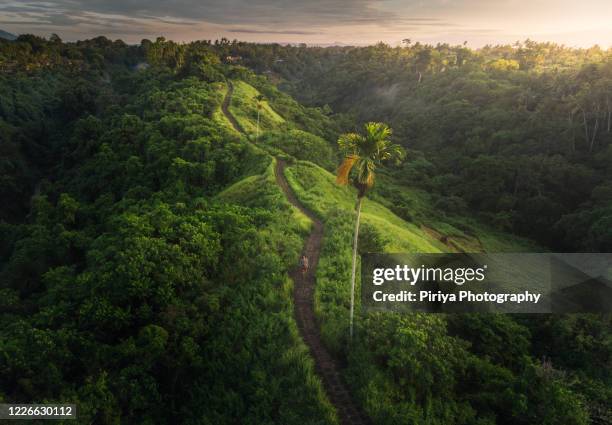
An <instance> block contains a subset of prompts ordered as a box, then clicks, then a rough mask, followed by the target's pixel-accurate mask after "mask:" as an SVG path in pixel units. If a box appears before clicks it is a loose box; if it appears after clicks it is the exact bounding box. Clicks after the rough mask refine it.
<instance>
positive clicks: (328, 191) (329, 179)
mask: <svg viewBox="0 0 612 425" xmlns="http://www.w3.org/2000/svg"><path fill="white" fill-rule="evenodd" d="M286 174H287V180H288V181H289V184H290V185H291V187H292V189H293V190H294V191H295V193H296V195H297V196H298V198H299V199H300V200H301V201H302V202H303V203H304V204H305V205H307V206H308V207H309V208H310V209H312V210H313V211H315V212H316V213H317V214H319V215H320V216H321V217H322V218H325V217H326V216H327V215H328V214H330V213H331V212H332V211H333V210H334V209H338V208H339V209H342V210H345V211H353V210H354V208H355V201H356V196H355V190H354V189H352V188H348V187H341V186H338V185H337V184H336V183H335V177H334V175H333V174H331V173H330V172H328V171H326V170H324V169H323V168H321V167H319V166H317V165H314V164H312V163H310V162H305V161H299V162H297V163H296V164H295V165H292V166H291V167H288V168H287V172H286ZM361 220H362V222H363V223H369V224H371V225H372V226H374V227H375V228H376V229H377V230H378V231H379V232H380V233H381V234H383V235H384V236H385V237H386V238H387V239H388V240H389V243H388V245H387V247H386V251H388V252H444V251H445V248H446V247H445V245H444V244H442V243H441V242H439V241H438V240H436V239H435V238H432V237H430V236H429V235H428V234H427V233H426V232H425V231H423V230H422V229H421V228H420V227H419V226H417V225H415V224H414V223H410V222H407V221H405V220H402V219H401V218H399V217H398V216H397V215H395V214H393V212H391V211H390V210H389V209H388V208H387V207H385V206H383V205H381V204H380V203H378V202H376V201H372V200H370V199H368V198H366V199H365V200H364V201H363V206H362V213H361Z"/></svg>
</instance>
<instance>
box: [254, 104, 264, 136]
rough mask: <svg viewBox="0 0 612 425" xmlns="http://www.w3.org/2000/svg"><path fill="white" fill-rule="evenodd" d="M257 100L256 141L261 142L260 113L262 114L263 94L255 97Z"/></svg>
mask: <svg viewBox="0 0 612 425" xmlns="http://www.w3.org/2000/svg"><path fill="white" fill-rule="evenodd" d="M255 100H256V101H257V132H256V133H255V141H256V142H257V140H259V113H260V112H261V102H263V100H264V96H263V94H258V95H257V96H255Z"/></svg>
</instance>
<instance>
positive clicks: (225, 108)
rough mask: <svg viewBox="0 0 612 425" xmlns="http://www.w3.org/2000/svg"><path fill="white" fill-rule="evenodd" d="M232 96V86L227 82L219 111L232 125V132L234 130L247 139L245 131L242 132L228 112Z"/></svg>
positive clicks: (236, 121) (234, 118)
mask: <svg viewBox="0 0 612 425" xmlns="http://www.w3.org/2000/svg"><path fill="white" fill-rule="evenodd" d="M233 94H234V85H233V84H232V83H230V82H229V81H228V82H227V93H226V94H225V98H224V99H223V103H222V104H221V110H222V111H223V114H224V115H225V116H226V117H227V119H228V120H229V121H230V123H231V124H232V127H234V130H236V131H237V132H238V133H242V134H244V135H245V136H247V138H248V137H249V136H248V135H247V133H246V131H244V128H242V126H241V125H240V123H239V122H238V120H236V117H234V115H233V114H232V113H231V112H230V111H229V105H230V102H231V101H232V95H233Z"/></svg>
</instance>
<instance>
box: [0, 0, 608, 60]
mask: <svg viewBox="0 0 612 425" xmlns="http://www.w3.org/2000/svg"><path fill="white" fill-rule="evenodd" d="M0 29H1V30H4V31H8V32H11V33H13V34H23V33H31V34H37V35H41V36H46V37H48V36H49V35H50V34H52V33H56V34H58V35H59V36H60V37H61V38H62V39H63V40H65V41H74V40H79V39H86V38H91V37H95V36H98V35H105V36H106V37H108V38H111V39H118V38H120V39H122V40H124V41H126V42H128V43H139V42H140V41H141V40H142V39H143V38H148V39H155V38H156V37H158V36H164V37H166V38H167V39H172V40H175V41H191V40H201V39H217V38H221V37H226V38H229V39H239V40H246V41H254V42H279V43H302V42H303V43H308V44H317V45H327V44H350V45H364V44H373V43H377V42H380V41H382V42H385V43H388V44H391V45H397V44H399V43H400V42H401V40H403V39H406V38H409V39H411V40H412V41H413V42H416V41H420V42H422V43H434V44H435V43H438V42H441V43H451V44H460V43H463V42H465V41H467V42H468V45H469V46H471V47H480V46H483V45H485V44H505V43H513V42H515V41H517V40H525V39H527V38H530V39H532V40H537V41H552V42H556V43H560V44H565V45H568V46H578V47H588V46H592V45H594V44H598V45H599V46H601V47H604V48H607V47H612V0H579V1H577V0H571V1H570V0H174V1H170V0H47V1H29V0H20V1H14V0H0Z"/></svg>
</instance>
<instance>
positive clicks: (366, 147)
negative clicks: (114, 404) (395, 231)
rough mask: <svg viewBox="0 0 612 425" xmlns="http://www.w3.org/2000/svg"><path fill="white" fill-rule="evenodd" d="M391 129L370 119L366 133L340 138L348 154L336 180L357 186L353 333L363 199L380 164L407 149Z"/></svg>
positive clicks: (400, 154) (352, 311) (347, 134)
mask: <svg viewBox="0 0 612 425" xmlns="http://www.w3.org/2000/svg"><path fill="white" fill-rule="evenodd" d="M390 137H391V129H390V128H389V126H388V125H387V124H384V123H380V122H369V123H367V124H366V125H365V134H364V135H361V134H357V133H346V134H342V135H341V136H340V137H339V138H338V146H339V147H340V150H341V151H342V153H343V154H344V161H343V162H342V164H341V165H340V168H338V173H337V178H336V182H337V183H338V184H341V185H347V184H348V183H349V180H350V181H351V182H352V184H353V186H355V187H356V188H357V205H356V207H355V209H356V211H357V218H356V220H355V233H354V237H353V268H352V271H351V313H350V334H351V338H352V337H353V316H354V311H355V271H356V268H357V244H358V241H359V219H360V216H361V202H362V200H363V198H364V196H365V195H366V192H367V191H368V189H370V188H371V187H372V186H373V185H374V179H375V177H376V167H378V166H379V165H381V164H382V163H383V162H385V161H390V160H394V161H396V162H397V163H399V162H400V160H401V159H403V157H404V155H405V152H404V150H403V149H402V147H401V146H399V145H396V144H393V143H391V141H390V140H389V138H390ZM352 170H354V172H353V177H352V178H351V171H352Z"/></svg>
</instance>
